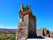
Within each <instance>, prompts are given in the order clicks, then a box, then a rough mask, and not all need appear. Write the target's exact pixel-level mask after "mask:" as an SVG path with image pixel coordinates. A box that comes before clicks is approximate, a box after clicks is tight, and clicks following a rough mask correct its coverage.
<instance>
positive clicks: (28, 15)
mask: <svg viewBox="0 0 53 40" xmlns="http://www.w3.org/2000/svg"><path fill="white" fill-rule="evenodd" d="M18 22H19V23H18V29H17V30H16V40H26V39H27V38H35V37H36V17H35V16H34V15H33V14H32V11H31V10H30V7H29V6H27V7H23V6H22V5H20V12H19V21H18Z"/></svg>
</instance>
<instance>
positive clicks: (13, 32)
mask: <svg viewBox="0 0 53 40" xmlns="http://www.w3.org/2000/svg"><path fill="white" fill-rule="evenodd" d="M0 33H4V34H15V33H16V29H3V28H0Z"/></svg>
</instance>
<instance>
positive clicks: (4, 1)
mask: <svg viewBox="0 0 53 40" xmlns="http://www.w3.org/2000/svg"><path fill="white" fill-rule="evenodd" d="M21 3H22V4H23V5H24V6H27V5H29V6H31V10H32V13H33V15H35V16H36V28H37V29H40V28H47V29H48V30H53V0H0V28H7V29H17V28H18V19H19V9H20V4H21Z"/></svg>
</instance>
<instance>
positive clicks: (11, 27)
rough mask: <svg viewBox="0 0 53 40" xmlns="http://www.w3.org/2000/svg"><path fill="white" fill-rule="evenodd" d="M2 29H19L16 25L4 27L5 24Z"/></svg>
mask: <svg viewBox="0 0 53 40" xmlns="http://www.w3.org/2000/svg"><path fill="white" fill-rule="evenodd" d="M0 28H4V29H17V27H16V26H14V25H3V24H0Z"/></svg>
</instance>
